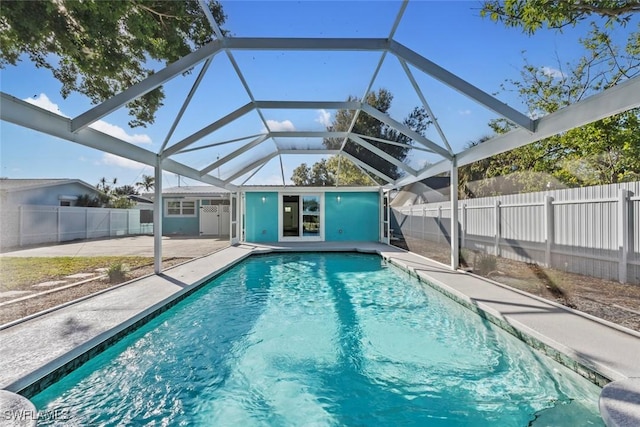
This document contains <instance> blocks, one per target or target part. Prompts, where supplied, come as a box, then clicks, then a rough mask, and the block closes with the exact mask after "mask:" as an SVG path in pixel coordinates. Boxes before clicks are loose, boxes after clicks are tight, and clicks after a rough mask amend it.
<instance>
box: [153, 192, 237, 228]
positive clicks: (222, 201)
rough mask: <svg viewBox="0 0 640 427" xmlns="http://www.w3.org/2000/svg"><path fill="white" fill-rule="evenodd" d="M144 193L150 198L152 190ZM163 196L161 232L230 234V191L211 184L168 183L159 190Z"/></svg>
mask: <svg viewBox="0 0 640 427" xmlns="http://www.w3.org/2000/svg"><path fill="white" fill-rule="evenodd" d="M144 197H146V198H150V199H153V193H148V194H145V195H144ZM162 198H163V209H162V234H163V235H165V236H168V235H174V234H178V235H185V236H228V235H229V228H230V223H231V215H230V213H231V212H230V205H229V199H230V193H229V191H227V190H225V189H222V188H218V187H214V186H211V185H195V186H183V187H169V188H164V189H163V190H162Z"/></svg>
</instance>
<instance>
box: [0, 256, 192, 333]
mask: <svg viewBox="0 0 640 427" xmlns="http://www.w3.org/2000/svg"><path fill="white" fill-rule="evenodd" d="M189 259H190V258H169V259H165V260H163V261H162V266H163V268H165V269H166V268H168V267H171V266H174V265H177V264H181V263H183V262H185V261H188V260H189ZM78 273H82V272H78ZM149 274H153V265H147V266H144V267H138V268H136V269H132V270H131V271H129V272H128V273H127V275H126V278H125V281H128V280H132V279H136V278H138V277H143V276H147V275H149ZM117 285H118V283H111V282H110V281H109V279H108V278H107V277H105V278H101V279H96V280H92V281H89V282H86V283H83V284H81V285H78V286H74V287H71V288H67V289H63V290H60V291H56V292H52V293H49V294H46V295H42V296H37V297H34V298H29V299H27V300H24V301H20V302H16V303H12V304H8V305H5V306H2V307H0V325H3V324H5V323H9V322H12V321H14V320H17V319H21V318H23V317H26V316H30V315H32V314H35V313H38V312H40V311H43V310H47V309H49V308H52V307H55V306H57V305H60V304H64V303H67V302H69V301H73V300H75V299H78V298H82V297H84V296H87V295H91V294H93V293H96V292H99V291H102V290H105V289H109V288H111V287H114V286H117ZM44 290H45V289H43V290H42V291H44Z"/></svg>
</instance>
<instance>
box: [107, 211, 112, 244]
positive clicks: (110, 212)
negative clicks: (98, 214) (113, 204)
mask: <svg viewBox="0 0 640 427" xmlns="http://www.w3.org/2000/svg"><path fill="white" fill-rule="evenodd" d="M112 213H113V209H111V208H109V218H108V219H109V221H107V222H108V223H109V237H111V214H112Z"/></svg>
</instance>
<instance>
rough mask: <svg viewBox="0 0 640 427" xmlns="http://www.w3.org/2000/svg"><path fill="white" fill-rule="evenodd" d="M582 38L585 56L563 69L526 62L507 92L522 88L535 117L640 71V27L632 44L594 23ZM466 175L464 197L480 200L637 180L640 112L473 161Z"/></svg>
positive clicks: (503, 128)
mask: <svg viewBox="0 0 640 427" xmlns="http://www.w3.org/2000/svg"><path fill="white" fill-rule="evenodd" d="M566 3H569V2H566ZM581 43H582V46H583V48H584V51H583V52H584V53H583V54H582V55H581V56H580V58H578V59H577V60H576V61H574V62H566V63H560V61H559V62H558V64H556V68H551V67H548V66H545V67H540V66H535V65H532V64H530V63H529V62H528V61H526V60H525V64H524V66H523V68H522V70H521V74H520V79H514V80H509V81H507V82H506V83H505V85H504V86H503V90H515V91H516V92H517V93H518V94H519V95H520V98H521V99H522V100H523V101H524V103H525V104H526V105H527V106H528V108H529V114H530V115H531V116H532V117H534V118H536V117H541V116H544V115H546V114H549V113H553V112H555V111H557V110H559V109H561V108H563V107H566V106H568V105H570V104H573V103H575V102H578V101H580V100H581V99H583V98H585V97H587V96H590V95H593V94H595V93H598V92H600V91H602V90H604V89H607V88H609V87H612V86H614V85H616V84H618V83H619V82H621V81H624V80H627V79H630V78H633V77H636V76H638V75H640V32H634V33H632V34H631V36H630V37H629V39H628V42H627V44H626V46H624V47H619V46H617V45H616V44H615V43H613V41H612V39H611V37H610V35H609V34H608V33H607V31H606V30H604V29H602V28H599V27H598V26H596V25H595V24H592V25H591V29H590V31H589V33H588V34H587V36H586V37H584V38H583V39H582V40H581ZM490 126H491V127H492V128H493V129H494V131H495V132H497V133H504V132H508V131H509V130H511V129H512V127H513V125H511V124H510V123H508V122H506V121H505V120H496V121H493V122H491V123H490ZM486 139H489V137H483V138H481V139H479V140H478V141H474V142H472V143H470V144H469V145H477V144H481V143H482V142H484V141H485V140H486ZM459 176H460V184H461V185H460V188H461V196H465V195H466V196H475V197H483V196H490V195H497V194H504V193H509V192H518V191H540V190H545V189H548V188H555V187H564V186H568V187H574V186H585V185H600V184H612V183H617V182H625V181H633V180H638V179H640V109H632V110H629V111H626V112H623V113H619V114H616V115H614V116H611V117H608V118H605V119H602V120H599V121H596V122H593V123H590V124H588V125H585V126H582V127H579V128H576V129H572V130H570V131H567V132H564V133H562V134H559V135H555V136H553V137H551V138H547V139H544V140H541V141H538V142H535V143H532V144H529V145H526V146H524V147H520V148H518V149H515V150H512V151H510V152H507V153H503V154H499V155H496V156H493V157H491V158H488V159H484V160H481V161H479V162H476V163H474V164H471V165H467V166H465V167H462V168H461V169H460V175H459Z"/></svg>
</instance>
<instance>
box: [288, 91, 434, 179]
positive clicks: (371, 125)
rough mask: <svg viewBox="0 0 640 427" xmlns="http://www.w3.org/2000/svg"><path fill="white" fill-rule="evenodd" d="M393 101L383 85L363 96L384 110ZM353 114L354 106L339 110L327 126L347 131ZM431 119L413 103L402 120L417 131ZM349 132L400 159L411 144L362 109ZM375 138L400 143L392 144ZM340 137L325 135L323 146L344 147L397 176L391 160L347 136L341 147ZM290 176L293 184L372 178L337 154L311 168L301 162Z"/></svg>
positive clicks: (383, 111) (369, 163)
mask: <svg viewBox="0 0 640 427" xmlns="http://www.w3.org/2000/svg"><path fill="white" fill-rule="evenodd" d="M357 100H358V98H356V97H355V96H349V97H348V98H347V101H349V102H350V101H357ZM392 101H393V94H392V93H391V92H390V91H389V90H387V89H384V88H381V89H379V90H378V91H377V92H370V93H369V94H368V95H367V96H366V98H365V102H366V103H367V104H369V105H371V106H372V107H374V108H376V109H377V110H379V111H381V112H382V113H385V114H389V108H390V107H391V102H392ZM355 114H356V112H355V111H354V110H338V112H337V113H336V115H335V117H334V119H333V121H332V123H331V124H330V125H329V126H327V130H328V131H338V132H340V131H341V132H347V131H349V129H350V128H351V123H352V122H353V118H354V115H355ZM430 123H431V122H430V121H429V118H428V116H427V113H426V111H425V110H424V108H422V107H415V108H414V109H413V110H412V111H411V113H410V114H409V115H408V116H407V117H406V118H405V119H404V120H403V124H404V125H405V126H407V127H409V128H410V129H412V130H413V131H415V132H417V133H419V134H423V133H424V131H425V130H426V129H427V126H429V124H430ZM352 132H353V133H355V134H359V135H364V136H363V139H364V140H365V141H366V142H368V143H370V144H371V145H373V146H375V147H377V148H379V149H380V150H382V151H384V152H385V153H387V154H389V155H391V156H392V157H394V158H395V159H397V160H399V161H401V162H404V161H405V160H406V158H407V155H408V154H409V151H410V150H411V146H412V144H413V141H412V140H411V138H409V137H408V136H406V135H404V134H402V133H400V132H399V131H397V130H396V129H394V128H392V127H391V126H389V125H387V124H385V123H383V122H381V121H380V120H378V119H376V118H375V117H372V116H370V115H368V114H367V113H365V112H360V114H358V118H357V119H356V121H355V124H354V126H353V129H352ZM377 139H383V140H387V141H391V142H394V143H399V144H402V145H397V144H395V145H392V144H388V143H385V142H381V141H378V140H377ZM343 141H344V140H343V139H342V138H325V139H324V141H323V143H324V145H325V147H326V148H328V149H331V150H339V149H340V148H343V151H344V152H345V153H348V154H351V155H352V156H353V157H355V158H356V159H358V160H361V161H362V162H364V163H366V164H368V165H369V166H372V167H374V168H375V169H377V170H378V171H380V172H382V173H383V174H385V175H386V176H388V177H390V178H393V179H396V178H399V177H400V171H399V170H398V167H397V166H396V165H394V164H393V163H390V162H389V161H387V160H385V159H383V158H382V157H380V156H378V155H377V154H375V153H373V152H372V151H370V150H368V149H367V148H365V147H363V146H362V145H360V144H357V143H355V142H353V141H351V140H348V141H347V142H346V143H345V144H344V147H343ZM338 165H339V166H338ZM338 170H339V171H338ZM373 179H374V180H376V181H378V182H382V181H381V180H380V179H379V178H378V177H375V176H374V177H373ZM291 180H292V181H293V182H294V183H295V184H296V185H335V183H336V180H337V182H338V183H340V184H342V185H368V184H370V183H371V179H370V178H368V177H367V175H366V174H365V173H364V172H362V171H361V170H360V169H359V168H358V167H357V166H356V165H354V164H353V163H352V162H351V161H349V160H348V159H346V158H341V159H340V160H338V158H337V157H332V158H330V159H329V160H323V161H320V162H317V163H315V164H314V165H313V166H312V167H311V168H309V167H308V166H307V165H306V164H304V163H303V164H302V165H300V166H299V167H298V168H296V169H295V170H294V172H293V176H292V177H291Z"/></svg>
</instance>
